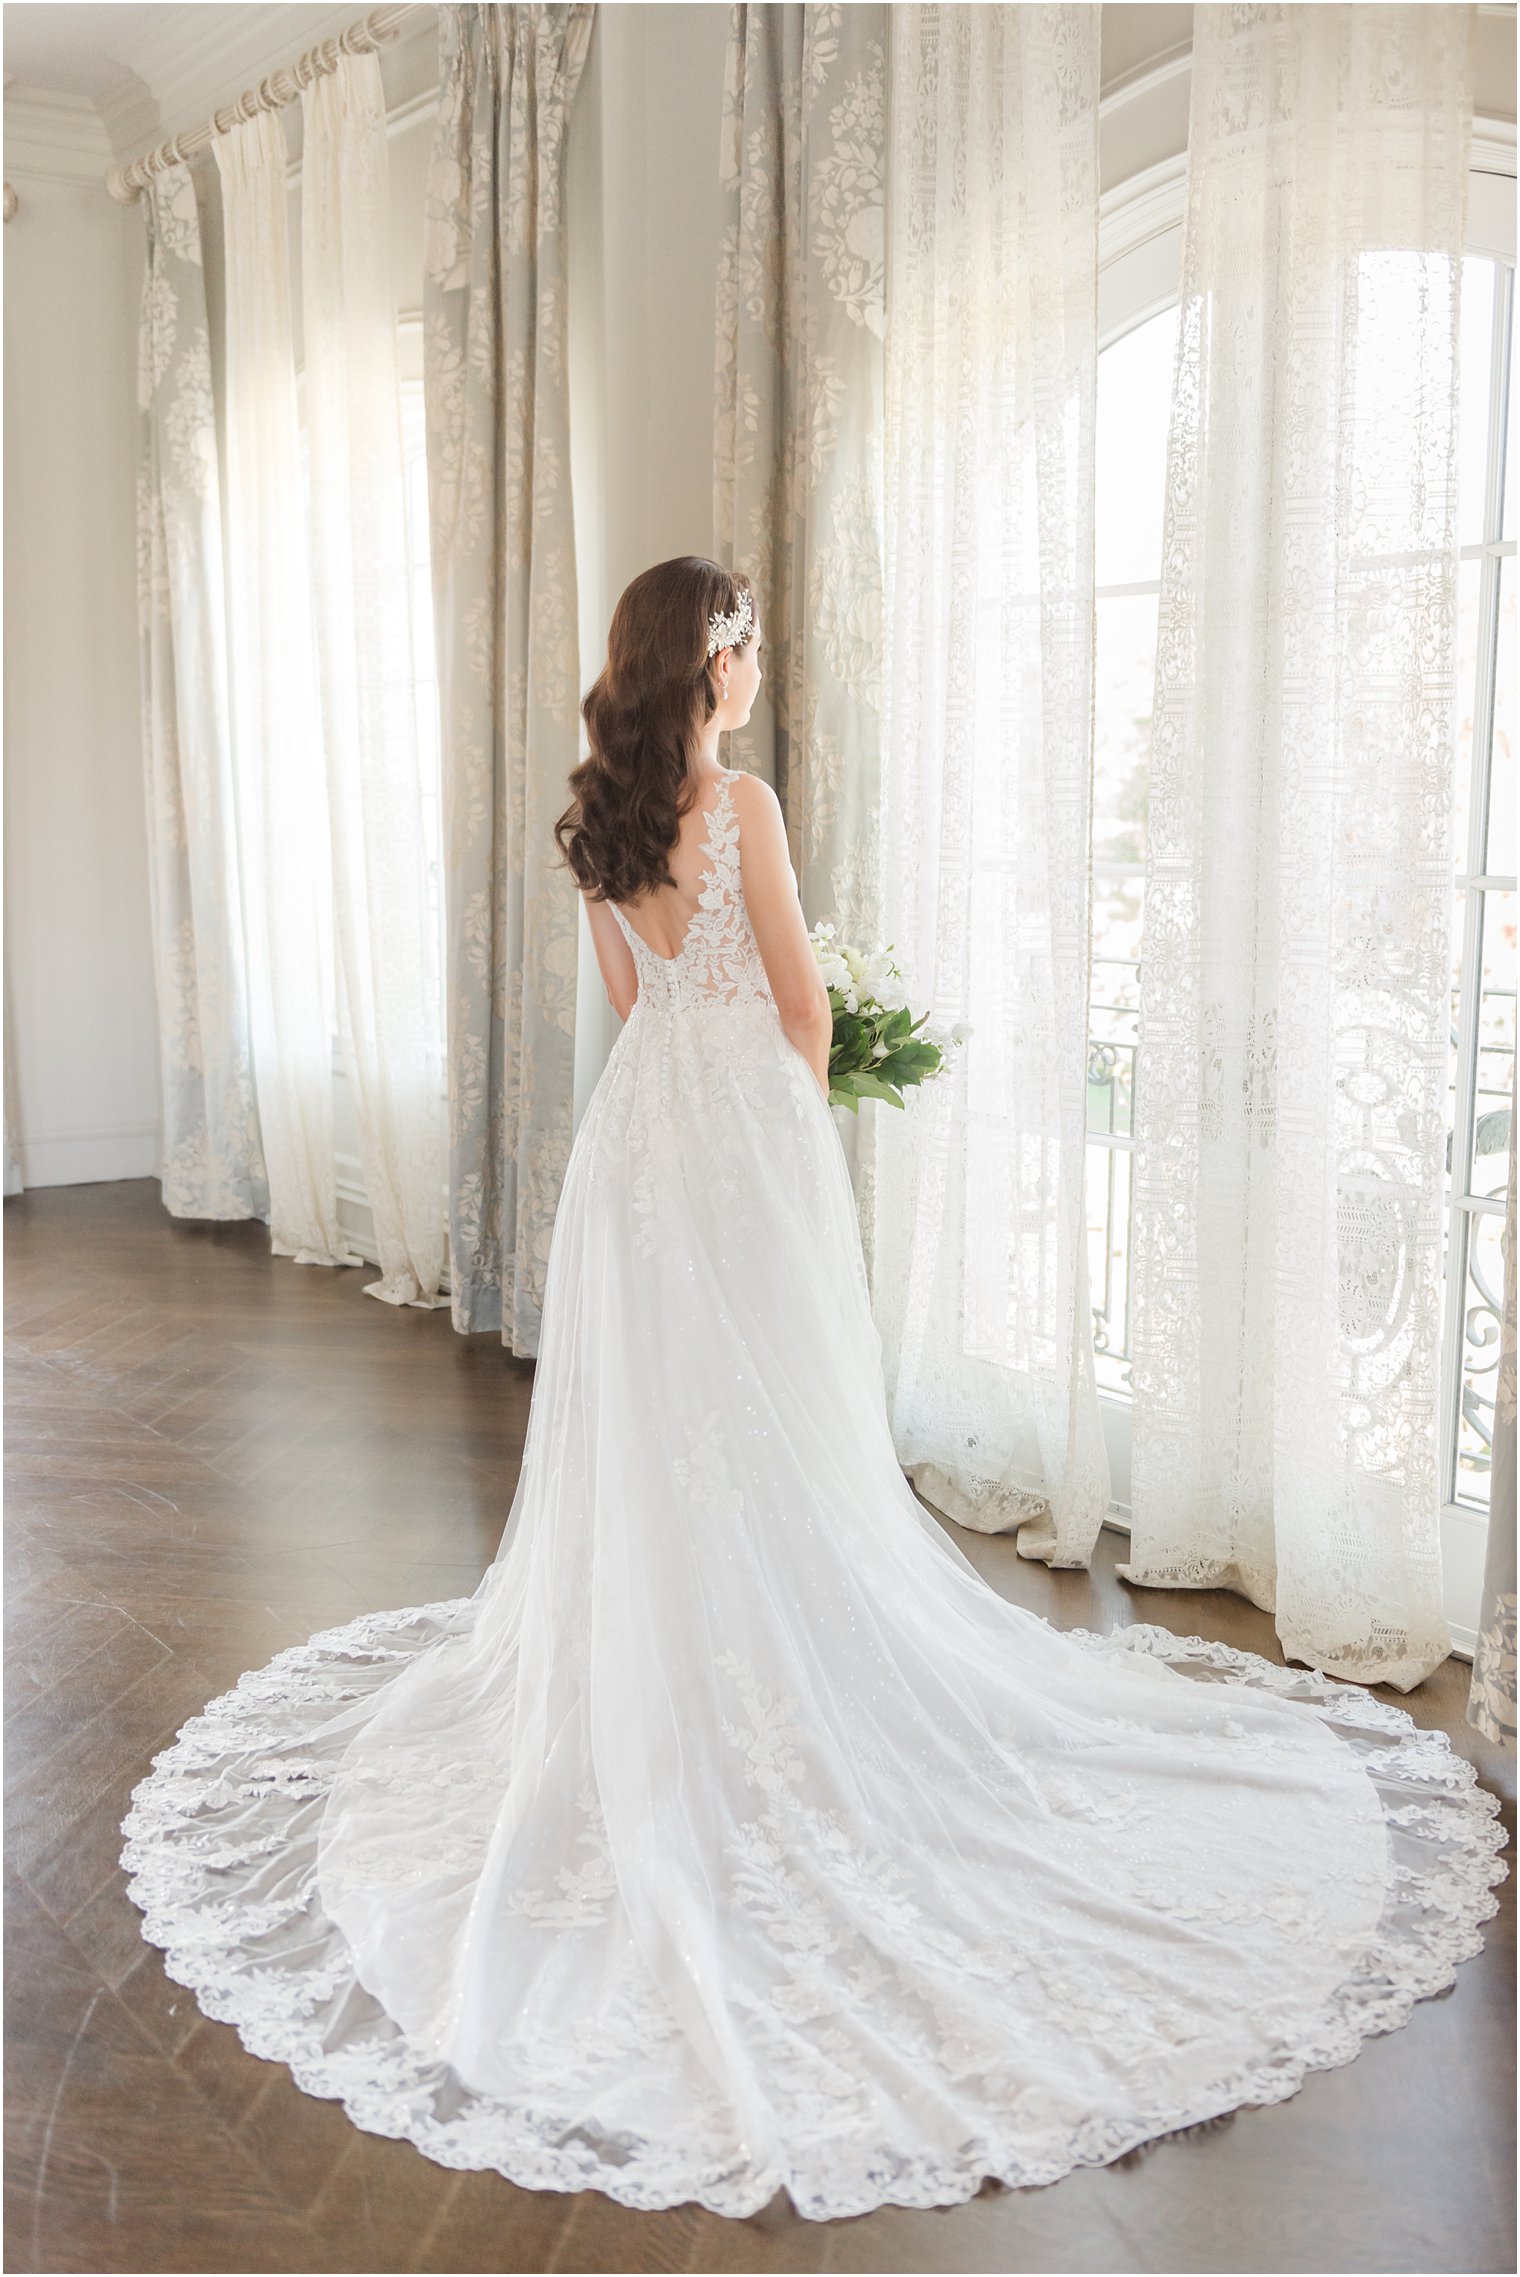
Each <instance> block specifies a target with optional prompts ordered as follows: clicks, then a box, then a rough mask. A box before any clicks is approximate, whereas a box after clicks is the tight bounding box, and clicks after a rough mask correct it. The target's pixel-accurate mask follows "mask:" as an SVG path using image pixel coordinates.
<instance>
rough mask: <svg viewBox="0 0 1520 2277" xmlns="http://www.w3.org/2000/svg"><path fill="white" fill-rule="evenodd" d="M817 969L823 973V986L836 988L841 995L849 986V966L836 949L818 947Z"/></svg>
mask: <svg viewBox="0 0 1520 2277" xmlns="http://www.w3.org/2000/svg"><path fill="white" fill-rule="evenodd" d="M818 970H819V971H820V973H822V975H823V985H824V987H825V988H836V989H838V991H839V992H840V994H841V995H843V994H844V992H845V990H846V989H847V988H848V987H849V986H850V968H849V966H848V965H847V964H846V963H845V961H844V959H843V957H841V956H840V955H839V954H838V953H837V951H835V950H833V949H820V950H819V952H818Z"/></svg>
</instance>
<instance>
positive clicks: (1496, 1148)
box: [1468, 893, 1515, 1202]
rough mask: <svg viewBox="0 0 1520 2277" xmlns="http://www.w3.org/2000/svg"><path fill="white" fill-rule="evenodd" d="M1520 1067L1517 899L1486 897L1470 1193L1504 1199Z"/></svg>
mask: <svg viewBox="0 0 1520 2277" xmlns="http://www.w3.org/2000/svg"><path fill="white" fill-rule="evenodd" d="M1514 1068H1515V896H1514V895H1513V894H1512V893H1485V895H1484V896H1483V994H1482V997H1481V999H1480V1001H1479V1006H1478V1082H1477V1091H1476V1094H1475V1097H1474V1103H1473V1104H1474V1116H1473V1160H1472V1166H1471V1184H1470V1186H1469V1188H1468V1191H1469V1193H1473V1194H1484V1195H1489V1196H1492V1197H1496V1198H1497V1199H1498V1200H1499V1201H1501V1202H1502V1201H1503V1199H1504V1188H1505V1183H1506V1180H1507V1178H1508V1174H1509V1156H1508V1148H1509V1114H1510V1096H1511V1086H1512V1084H1513V1082H1514Z"/></svg>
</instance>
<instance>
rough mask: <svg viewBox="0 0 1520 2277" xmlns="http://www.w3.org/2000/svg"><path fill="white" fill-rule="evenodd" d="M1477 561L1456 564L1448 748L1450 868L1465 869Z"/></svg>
mask: <svg viewBox="0 0 1520 2277" xmlns="http://www.w3.org/2000/svg"><path fill="white" fill-rule="evenodd" d="M1482 578H1483V564H1482V562H1481V561H1463V562H1459V563H1458V565H1457V660H1456V678H1455V683H1454V693H1455V697H1456V714H1457V718H1456V734H1455V738H1454V747H1453V751H1452V828H1451V861H1452V868H1453V869H1454V870H1457V871H1459V872H1463V871H1465V870H1466V868H1467V832H1468V826H1469V816H1470V814H1471V811H1472V778H1473V718H1474V715H1475V713H1476V711H1477V704H1478V593H1479V588H1480V586H1481V583H1482Z"/></svg>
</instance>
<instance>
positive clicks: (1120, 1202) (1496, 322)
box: [1087, 177, 1520, 1643]
mask: <svg viewBox="0 0 1520 2277" xmlns="http://www.w3.org/2000/svg"><path fill="white" fill-rule="evenodd" d="M1474 179H1475V181H1477V180H1478V179H1479V178H1478V177H1475V178H1474ZM1482 179H1483V180H1484V182H1485V183H1486V184H1488V186H1489V187H1491V188H1493V189H1498V188H1499V185H1498V183H1497V182H1496V181H1495V180H1494V179H1493V178H1492V177H1483V178H1482ZM1505 188H1506V189H1508V190H1510V191H1511V192H1512V185H1505ZM1177 234H1178V233H1177V232H1176V230H1175V228H1174V229H1172V230H1169V231H1167V232H1166V233H1165V236H1164V237H1163V238H1159V239H1158V238H1152V239H1150V240H1149V241H1148V242H1147V243H1146V244H1145V245H1143V246H1142V247H1140V248H1138V249H1137V250H1136V251H1134V252H1130V253H1127V254H1124V255H1122V256H1121V257H1120V258H1119V260H1118V261H1117V262H1116V263H1114V264H1113V267H1112V270H1111V273H1110V275H1109V277H1108V278H1107V280H1106V282H1107V284H1108V288H1109V289H1108V295H1107V298H1108V303H1109V306H1108V319H1109V321H1108V325H1107V333H1108V339H1107V345H1106V346H1105V347H1104V349H1103V352H1102V354H1101V357H1100V359H1099V381H1098V439H1097V499H1096V525H1097V539H1096V543H1097V596H1098V600H1097V618H1098V630H1097V702H1096V735H1095V747H1094V814H1093V869H1094V881H1093V977H1092V1005H1091V1022H1090V1030H1089V1034H1090V1050H1089V1063H1088V1132H1089V1140H1088V1160H1087V1224H1088V1242H1089V1261H1090V1267H1091V1275H1092V1296H1093V1315H1094V1335H1095V1341H1096V1347H1097V1370H1098V1384H1099V1389H1100V1392H1102V1393H1103V1394H1104V1395H1105V1396H1106V1397H1107V1399H1108V1400H1109V1401H1110V1402H1113V1403H1116V1404H1117V1403H1127V1401H1128V1398H1129V1384H1130V1326H1131V1313H1130V1286H1129V1260H1130V1255H1131V1186H1130V1167H1131V1157H1132V1151H1133V1144H1134V1141H1133V1128H1134V1123H1133V1106H1134V1098H1135V1087H1136V1085H1137V1083H1143V1081H1144V1070H1143V1068H1142V1067H1140V1066H1139V1065H1138V1064H1137V1060H1138V1048H1139V1036H1138V1004H1139V984H1138V967H1139V959H1140V953H1141V941H1142V936H1143V930H1144V899H1145V853H1146V846H1145V826H1146V804H1147V790H1148V776H1149V764H1150V733H1151V706H1152V696H1153V686H1154V677H1155V646H1156V608H1157V595H1158V590H1159V577H1160V568H1161V515H1162V500H1163V497H1164V493H1165V463H1166V430H1167V417H1168V409H1169V402H1170V391H1171V379H1172V363H1173V357H1174V353H1175V348H1176V329H1177V317H1176V309H1175V305H1171V306H1160V307H1158V305H1157V303H1158V301H1159V300H1162V299H1164V298H1165V295H1164V293H1163V292H1162V291H1160V290H1159V289H1158V284H1157V280H1158V278H1160V277H1162V276H1165V275H1166V274H1167V272H1168V269H1169V270H1170V275H1171V278H1172V279H1173V280H1175V275H1176V252H1177V246H1176V239H1177ZM1126 269H1128V271H1129V274H1128V275H1124V274H1121V273H1120V272H1123V271H1124V270H1126ZM1172 289H1173V292H1174V291H1175V282H1173V287H1172ZM1514 298H1515V290H1514V263H1513V258H1512V257H1511V258H1503V257H1500V256H1498V255H1496V254H1493V253H1491V252H1474V253H1472V254H1470V255H1469V257H1468V258H1467V260H1466V261H1465V262H1464V264H1463V279H1462V311H1463V316H1462V345H1461V358H1462V361H1461V391H1462V392H1461V438H1460V504H1459V519H1458V540H1459V544H1460V547H1461V568H1460V580H1459V595H1458V611H1459V615H1458V639H1457V688H1456V734H1457V753H1456V778H1455V785H1454V799H1455V811H1454V815H1453V824H1454V828H1453V875H1452V892H1453V910H1452V948H1453V969H1452V994H1451V1004H1452V1016H1451V1080H1450V1088H1449V1092H1448V1102H1447V1164H1448V1183H1447V1201H1448V1210H1447V1252H1446V1314H1445V1323H1444V1335H1443V1355H1442V1358H1443V1377H1442V1419H1441V1428H1442V1479H1443V1489H1442V1492H1443V1499H1444V1503H1445V1516H1446V1525H1445V1529H1444V1540H1445V1549H1446V1563H1447V1573H1448V1585H1449V1586H1448V1604H1449V1607H1450V1609H1451V1612H1452V1615H1453V1624H1454V1628H1455V1629H1456V1632H1457V1635H1458V1640H1459V1642H1464V1643H1465V1642H1469V1641H1470V1635H1469V1634H1467V1633H1465V1632H1467V1631H1468V1629H1469V1623H1468V1620H1467V1618H1466V1617H1465V1615H1464V1611H1463V1608H1464V1607H1465V1606H1466V1605H1467V1604H1468V1603H1469V1601H1470V1602H1471V1604H1472V1605H1473V1606H1474V1607H1475V1606H1476V1602H1477V1592H1478V1589H1479V1587H1480V1577H1481V1570H1482V1532H1483V1528H1484V1526H1485V1524H1486V1520H1487V1513H1488V1481H1489V1464H1490V1447H1491V1442H1492V1429H1493V1408H1494V1386H1495V1380H1496V1377H1497V1374H1498V1351H1499V1309H1500V1303H1501V1298H1502V1292H1503V1269H1502V1263H1501V1259H1500V1251H1499V1237H1500V1233H1501V1231H1502V1228H1503V1222H1504V1191H1505V1179H1506V1172H1507V1148H1508V1141H1509V1117H1510V1111H1511V1104H1510V1103H1511V1098H1512V1091H1513V1082H1514V1054H1515V969H1516V944H1515V916H1516V911H1515V875H1514V869H1515V830H1516V814H1515V806H1516V789H1515V634H1516V621H1515V620H1516V600H1515V574H1516V571H1515V490H1516V485H1517V481H1520V468H1517V467H1516V466H1515V463H1514V462H1515V452H1514V445H1513V442H1512V440H1511V438H1512V436H1513V432H1514V417H1515V405H1514V389H1513V385H1512V339H1513V319H1514ZM1126 299H1128V301H1129V303H1130V307H1129V309H1128V310H1126V308H1125V301H1126ZM1126 319H1127V321H1126ZM1116 1483H1117V1481H1116Z"/></svg>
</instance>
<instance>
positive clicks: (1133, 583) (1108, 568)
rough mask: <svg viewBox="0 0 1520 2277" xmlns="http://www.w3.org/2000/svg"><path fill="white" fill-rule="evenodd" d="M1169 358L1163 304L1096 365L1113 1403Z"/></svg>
mask: <svg viewBox="0 0 1520 2277" xmlns="http://www.w3.org/2000/svg"><path fill="white" fill-rule="evenodd" d="M1176 352H1177V311H1176V310H1175V308H1171V309H1167V310H1165V311H1164V312H1163V313H1162V314H1161V315H1160V316H1153V317H1151V318H1150V319H1149V320H1148V321H1147V322H1146V323H1144V324H1140V325H1137V326H1136V327H1135V329H1134V330H1133V331H1132V332H1127V333H1126V334H1125V335H1124V337H1123V338H1122V339H1120V340H1116V341H1114V343H1113V344H1112V346H1110V347H1108V348H1105V350H1104V351H1103V354H1102V356H1101V357H1100V359H1099V363H1098V436H1097V496H1096V501H1095V504H1096V524H1097V529H1096V555H1097V565H1096V575H1097V615H1098V636H1097V663H1096V677H1097V705H1096V723H1095V738H1094V746H1093V968H1092V1004H1091V1014H1090V1019H1089V1026H1088V1057H1087V1128H1088V1145H1087V1233H1088V1257H1089V1264H1090V1268H1091V1273H1092V1293H1093V1335H1094V1343H1095V1347H1096V1355H1097V1374H1098V1388H1099V1390H1100V1391H1107V1392H1111V1393H1114V1394H1117V1395H1118V1396H1120V1397H1123V1398H1127V1397H1128V1395H1129V1388H1130V1350H1129V1335H1130V1283H1129V1261H1130V1254H1131V1245H1130V1226H1131V1214H1132V1197H1131V1190H1130V1166H1131V1157H1132V1154H1133V1149H1134V1122H1133V1112H1132V1110H1133V1106H1134V1097H1135V1062H1136V1053H1137V1048H1138V1042H1139V1012H1140V989H1139V969H1140V918H1141V905H1142V903H1143V901H1144V898H1145V814H1146V798H1147V791H1148V787H1149V774H1150V755H1151V704H1152V699H1153V695H1154V689H1155V677H1156V607H1157V595H1158V594H1159V592H1160V577H1161V516H1162V505H1163V501H1164V499H1165V495H1166V429H1167V414H1168V409H1169V406H1170V402H1171V388H1172V364H1173V361H1174V359H1175V356H1176Z"/></svg>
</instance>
